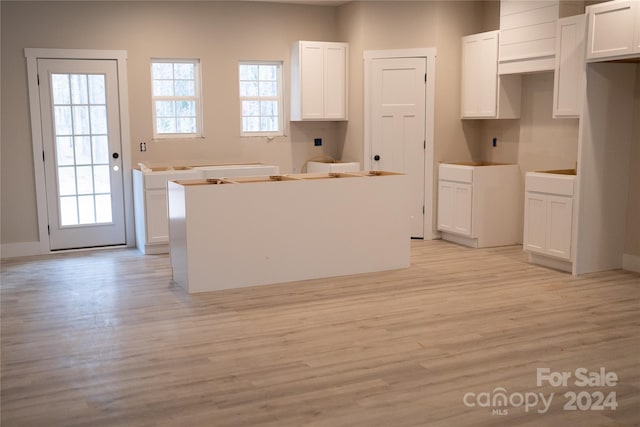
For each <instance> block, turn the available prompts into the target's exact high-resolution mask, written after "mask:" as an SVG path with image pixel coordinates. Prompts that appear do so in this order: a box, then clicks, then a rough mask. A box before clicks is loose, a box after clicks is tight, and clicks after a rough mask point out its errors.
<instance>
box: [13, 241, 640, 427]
mask: <svg viewBox="0 0 640 427" xmlns="http://www.w3.org/2000/svg"><path fill="white" fill-rule="evenodd" d="M247 268H250V266H247ZM211 280H216V279H215V277H211ZM1 298H2V301H1V309H2V317H1V320H2V327H1V332H2V337H1V338H2V342H1V344H2V349H1V356H2V362H1V373H2V378H1V380H2V384H1V423H2V426H3V427H9V426H147V425H149V426H152V425H167V426H174V425H175V426H200V425H202V426H245V425H246V426H254V425H270V426H299V425H314V426H351V425H354V426H414V425H421V426H430V425H435V426H483V425H486V426H489V425H505V426H515V425H518V426H520V425H527V426H529V425H531V426H538V425H548V426H569V425H575V426H591V425H593V426H596V425H597V426H607V425H611V426H613V425H639V424H640V356H639V355H640V310H639V309H640V275H638V274H634V273H630V272H625V271H611V272H606V273H598V274H592V275H585V276H582V277H579V278H574V277H571V276H570V275H567V274H565V273H561V272H557V271H553V270H549V269H545V268H542V267H537V266H533V265H529V264H528V263H527V262H526V256H525V255H524V254H523V253H522V249H521V247H519V246H515V247H505V248H494V249H469V248H465V247H461V246H457V245H453V244H449V243H446V242H441V241H433V242H421V241H416V242H413V243H412V265H411V267H410V268H409V269H406V270H399V271H391V272H383V273H376V274H366V275H358V276H349V277H339V278H332V279H324V280H313V281H307V282H297V283H289V284H279V285H272V286H262V287H256V288H248V289H242V290H229V291H219V292H214V293H206V294H196V295H189V294H186V293H185V292H184V291H183V290H182V289H181V288H179V287H177V286H175V285H173V284H172V283H171V269H170V262H169V257H168V256H144V255H141V254H140V253H138V252H137V251H135V250H131V249H118V250H108V251H96V252H80V253H72V254H57V255H52V256H44V257H36V258H30V259H15V260H5V261H3V262H2V292H1ZM543 367H548V368H550V369H551V371H570V372H574V371H575V370H576V369H577V368H581V367H584V368H587V369H589V370H590V371H596V370H598V369H599V368H600V367H604V368H605V369H606V370H607V371H613V372H615V373H616V374H617V376H618V378H619V381H618V382H617V385H616V386H614V387H594V388H590V387H582V388H581V387H577V386H576V385H574V383H573V381H575V378H574V377H572V378H570V379H569V384H568V385H567V386H566V387H557V388H554V387H551V386H550V385H548V384H546V383H545V384H544V385H543V386H541V387H538V386H537V385H536V368H543ZM498 387H502V388H504V389H505V390H506V394H507V395H508V396H514V393H522V394H523V395H524V394H525V393H538V395H539V394H540V393H542V394H543V396H544V397H545V398H546V399H548V398H549V396H550V395H551V393H554V397H553V399H552V404H551V407H550V409H549V411H548V413H546V414H540V413H538V412H537V411H536V409H541V408H542V404H539V405H538V406H537V407H535V408H531V409H529V411H528V412H526V411H525V410H524V408H523V407H522V406H520V407H515V406H507V407H500V408H499V409H507V411H508V415H492V408H491V407H479V406H475V407H469V406H466V405H465V404H464V401H463V398H464V396H465V394H466V393H476V397H477V395H478V394H479V393H483V392H489V393H492V392H493V391H494V389H496V388H498ZM598 390H599V391H602V392H604V393H605V395H606V394H608V393H609V392H611V391H615V393H616V400H617V403H618V407H617V409H616V410H615V411H612V410H604V411H581V410H577V411H566V410H564V409H563V406H564V404H565V403H567V398H566V397H565V396H564V393H565V392H567V391H568V392H571V391H573V392H576V393H579V392H588V393H589V394H590V395H591V394H592V393H594V392H596V391H598ZM469 396H471V395H469ZM584 399H586V397H584ZM468 401H470V402H475V401H476V400H474V399H469V397H468ZM514 402H516V403H517V402H518V398H517V396H516V397H515V398H514ZM496 408H498V407H496Z"/></svg>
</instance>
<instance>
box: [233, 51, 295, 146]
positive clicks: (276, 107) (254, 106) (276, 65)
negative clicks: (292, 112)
mask: <svg viewBox="0 0 640 427" xmlns="http://www.w3.org/2000/svg"><path fill="white" fill-rule="evenodd" d="M239 71H240V73H239V74H240V110H241V113H240V114H241V118H242V124H241V135H242V136H278V135H284V125H283V123H284V120H283V115H284V114H283V106H282V62H241V63H240V69H239Z"/></svg>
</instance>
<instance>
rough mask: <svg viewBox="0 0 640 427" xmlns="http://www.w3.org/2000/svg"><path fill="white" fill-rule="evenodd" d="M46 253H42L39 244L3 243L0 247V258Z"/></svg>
mask: <svg viewBox="0 0 640 427" xmlns="http://www.w3.org/2000/svg"><path fill="white" fill-rule="evenodd" d="M43 253H48V251H45V252H43V251H42V245H41V243H40V242H21V243H5V244H3V245H1V246H0V258H2V259H5V258H16V257H21V256H33V255H41V254H43Z"/></svg>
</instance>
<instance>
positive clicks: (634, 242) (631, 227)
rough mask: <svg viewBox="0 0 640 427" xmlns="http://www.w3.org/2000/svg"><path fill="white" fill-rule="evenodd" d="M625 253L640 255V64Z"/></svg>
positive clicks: (637, 70) (636, 93)
mask: <svg viewBox="0 0 640 427" xmlns="http://www.w3.org/2000/svg"><path fill="white" fill-rule="evenodd" d="M633 114H634V115H633V117H634V120H633V134H632V135H633V138H632V139H631V155H630V161H631V168H630V169H631V170H630V173H629V199H628V208H627V242H626V246H625V253H626V254H629V255H633V256H637V257H640V65H636V88H635V92H634V113H633Z"/></svg>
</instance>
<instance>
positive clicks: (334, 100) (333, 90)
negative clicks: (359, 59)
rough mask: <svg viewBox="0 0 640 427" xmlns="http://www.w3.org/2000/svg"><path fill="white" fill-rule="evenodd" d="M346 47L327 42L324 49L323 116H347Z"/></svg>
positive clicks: (340, 118)
mask: <svg viewBox="0 0 640 427" xmlns="http://www.w3.org/2000/svg"><path fill="white" fill-rule="evenodd" d="M346 70H347V47H346V45H340V44H328V45H327V46H326V48H325V51H324V117H325V118H326V119H333V120H344V119H346V118H347V97H346V92H347V91H346V87H347V72H346Z"/></svg>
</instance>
